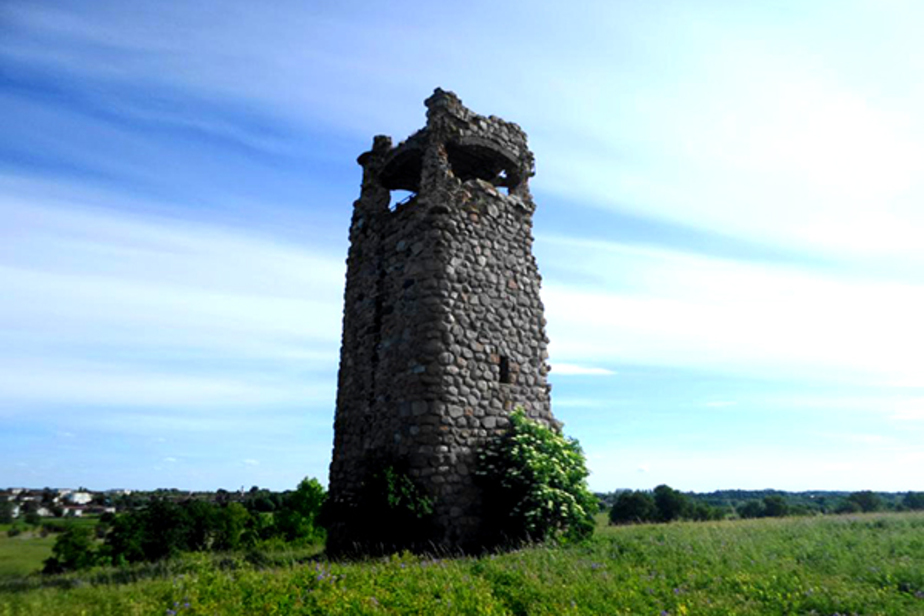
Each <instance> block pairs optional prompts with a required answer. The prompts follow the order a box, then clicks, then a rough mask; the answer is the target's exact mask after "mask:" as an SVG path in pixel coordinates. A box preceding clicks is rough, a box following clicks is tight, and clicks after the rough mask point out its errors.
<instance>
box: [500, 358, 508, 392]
mask: <svg viewBox="0 0 924 616" xmlns="http://www.w3.org/2000/svg"><path fill="white" fill-rule="evenodd" d="M500 382H501V383H505V384H508V385H509V384H510V358H509V357H507V356H506V355H501V358H500Z"/></svg>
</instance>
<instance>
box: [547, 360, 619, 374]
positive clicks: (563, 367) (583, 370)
mask: <svg viewBox="0 0 924 616" xmlns="http://www.w3.org/2000/svg"><path fill="white" fill-rule="evenodd" d="M552 370H553V371H554V372H555V374H561V375H565V376H611V375H613V374H616V373H615V372H614V371H612V370H609V369H607V368H599V367H596V366H579V365H577V364H563V363H555V364H552Z"/></svg>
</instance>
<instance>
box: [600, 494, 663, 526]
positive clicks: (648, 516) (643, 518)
mask: <svg viewBox="0 0 924 616" xmlns="http://www.w3.org/2000/svg"><path fill="white" fill-rule="evenodd" d="M657 519H658V509H657V507H655V501H654V497H653V496H652V495H651V493H649V492H642V491H641V490H636V491H627V492H622V493H620V494H619V496H617V497H616V502H615V503H613V508H612V509H610V524H638V523H642V522H654V521H656V520H657Z"/></svg>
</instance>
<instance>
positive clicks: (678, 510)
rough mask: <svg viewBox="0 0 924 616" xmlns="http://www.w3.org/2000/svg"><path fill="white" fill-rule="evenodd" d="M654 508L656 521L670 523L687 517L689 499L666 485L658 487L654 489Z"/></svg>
mask: <svg viewBox="0 0 924 616" xmlns="http://www.w3.org/2000/svg"><path fill="white" fill-rule="evenodd" d="M654 501H655V507H657V509H658V520H659V521H661V522H672V521H674V520H681V519H683V518H687V517H689V513H690V499H689V498H687V497H686V495H684V494H683V492H678V491H677V490H675V489H674V488H672V487H670V486H668V485H664V484H662V485H659V486H658V487H656V488H655V489H654Z"/></svg>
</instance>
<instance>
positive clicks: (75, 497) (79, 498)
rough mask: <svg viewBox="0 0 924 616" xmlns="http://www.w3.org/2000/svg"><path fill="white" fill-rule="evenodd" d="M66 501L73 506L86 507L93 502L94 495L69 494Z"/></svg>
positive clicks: (65, 496)
mask: <svg viewBox="0 0 924 616" xmlns="http://www.w3.org/2000/svg"><path fill="white" fill-rule="evenodd" d="M64 500H65V501H67V502H68V503H70V504H72V505H86V504H88V503H89V502H90V501H92V500H93V495H92V494H90V493H89V492H69V493H67V494H65V495H64Z"/></svg>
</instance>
